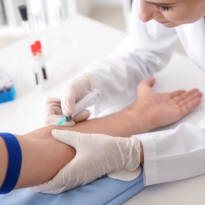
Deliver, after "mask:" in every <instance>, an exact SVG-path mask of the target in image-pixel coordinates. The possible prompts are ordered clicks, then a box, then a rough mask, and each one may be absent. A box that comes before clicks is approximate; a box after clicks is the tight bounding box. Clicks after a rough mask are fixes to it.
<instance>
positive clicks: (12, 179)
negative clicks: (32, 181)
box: [0, 133, 22, 194]
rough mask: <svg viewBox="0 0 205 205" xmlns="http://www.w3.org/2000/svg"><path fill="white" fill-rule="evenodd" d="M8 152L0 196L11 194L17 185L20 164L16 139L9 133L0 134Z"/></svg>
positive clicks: (20, 156) (20, 158) (20, 155)
mask: <svg viewBox="0 0 205 205" xmlns="http://www.w3.org/2000/svg"><path fill="white" fill-rule="evenodd" d="M0 137H1V138H2V139H3V140H4V142H5V144H6V147H7V151H8V168H7V172H6V177H5V180H4V183H3V185H2V186H1V188H0V194H7V193H9V192H11V191H12V190H13V189H14V187H15V186H16V184H17V181H18V178H19V175H20V171H21V164H22V152H21V147H20V144H19V142H18V140H17V138H16V137H15V136H14V135H12V134H10V133H0Z"/></svg>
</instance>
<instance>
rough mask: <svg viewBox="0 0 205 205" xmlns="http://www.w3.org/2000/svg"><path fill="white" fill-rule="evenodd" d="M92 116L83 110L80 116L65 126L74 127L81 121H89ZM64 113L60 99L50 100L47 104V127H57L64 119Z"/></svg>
mask: <svg viewBox="0 0 205 205" xmlns="http://www.w3.org/2000/svg"><path fill="white" fill-rule="evenodd" d="M89 116H90V112H89V111H88V110H83V111H82V112H80V113H79V114H77V115H76V116H75V117H74V118H73V119H72V121H69V122H66V123H64V124H63V125H65V126H73V125H74V124H75V123H78V122H80V121H84V120H86V119H88V118H89ZM62 117H63V112H62V108H61V100H60V98H49V99H48V100H47V102H46V118H45V123H46V125H57V124H58V122H59V121H60V120H61V119H62Z"/></svg>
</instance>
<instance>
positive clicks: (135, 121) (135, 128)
mask: <svg viewBox="0 0 205 205" xmlns="http://www.w3.org/2000/svg"><path fill="white" fill-rule="evenodd" d="M122 112H123V113H124V116H126V118H125V119H126V121H127V123H129V126H130V129H129V130H130V132H131V135H134V134H138V133H145V132H148V131H150V130H152V124H151V121H150V119H149V116H148V113H147V110H145V109H143V108H141V107H140V106H139V107H138V108H137V109H136V107H135V109H133V107H132V106H129V107H128V108H126V109H124V110H123V111H122Z"/></svg>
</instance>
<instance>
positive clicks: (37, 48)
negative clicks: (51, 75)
mask: <svg viewBox="0 0 205 205" xmlns="http://www.w3.org/2000/svg"><path fill="white" fill-rule="evenodd" d="M31 52H32V55H33V58H34V65H33V72H34V75H35V82H36V85H42V84H43V83H44V82H45V81H46V80H47V79H48V75H47V71H46V67H45V62H44V58H43V55H42V45H41V41H35V43H34V44H32V45H31Z"/></svg>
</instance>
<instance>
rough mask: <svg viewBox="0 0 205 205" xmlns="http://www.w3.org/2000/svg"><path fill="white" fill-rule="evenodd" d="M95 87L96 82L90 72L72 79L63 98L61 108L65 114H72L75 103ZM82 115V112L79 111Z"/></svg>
mask: <svg viewBox="0 0 205 205" xmlns="http://www.w3.org/2000/svg"><path fill="white" fill-rule="evenodd" d="M94 88H95V82H94V80H92V79H91V77H90V76H89V75H88V74H85V73H84V74H83V75H81V76H79V77H77V78H75V79H73V80H72V81H71V83H70V84H69V85H68V88H66V90H65V92H64V96H63V97H62V98H61V108H62V112H63V114H64V115H65V116H70V115H72V113H73V112H74V110H75V104H76V103H77V102H79V101H80V100H81V99H83V98H84V97H85V96H86V95H87V94H88V93H90V92H92V91H93V90H94ZM79 116H80V113H79Z"/></svg>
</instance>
